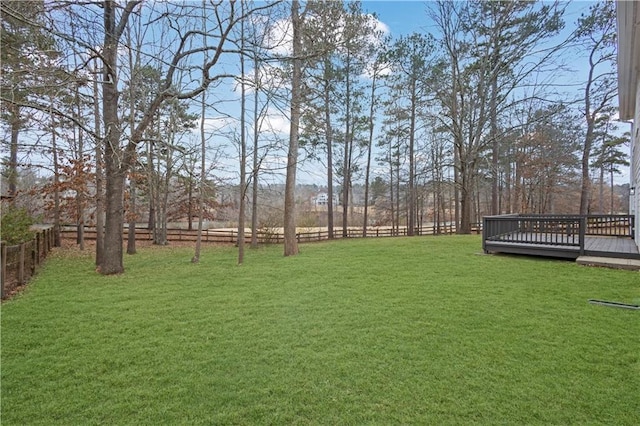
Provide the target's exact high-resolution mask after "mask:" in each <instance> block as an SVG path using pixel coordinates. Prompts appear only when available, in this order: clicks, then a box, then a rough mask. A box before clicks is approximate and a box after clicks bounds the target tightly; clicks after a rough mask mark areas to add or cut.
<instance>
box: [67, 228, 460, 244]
mask: <svg viewBox="0 0 640 426" xmlns="http://www.w3.org/2000/svg"><path fill="white" fill-rule="evenodd" d="M127 232H128V231H127V229H126V228H125V229H124V230H123V237H124V238H125V239H126V238H127ZM453 233H455V226H454V225H451V224H440V226H439V227H436V226H433V225H430V226H425V227H422V228H416V230H415V233H414V234H415V235H437V234H453ZM135 235H136V241H152V240H153V231H152V230H149V229H146V228H136V232H135ZM296 235H297V238H298V242H301V243H307V242H313V241H323V240H328V239H329V231H328V230H327V229H326V228H325V229H322V230H309V231H301V232H298V233H297V234H296ZM333 235H334V238H336V239H338V238H343V234H342V228H335V229H334V234H333ZM406 235H407V228H406V227H400V228H395V229H392V228H390V227H389V228H388V227H371V228H368V229H367V235H366V237H367V238H371V237H374V238H375V237H398V236H406ZM60 236H61V238H62V239H73V240H75V239H76V236H77V228H76V227H75V226H64V227H62V228H61V231H60ZM257 237H258V242H259V243H260V244H279V243H283V242H284V235H283V234H282V231H281V230H280V229H265V228H262V229H259V230H258V232H257ZM346 237H347V238H362V237H363V232H362V228H349V229H348V230H347V235H346ZM84 238H85V240H86V241H95V239H96V229H95V228H94V227H85V229H84ZM197 238H198V231H197V230H186V229H167V241H169V242H195V241H196V240H197ZM237 241H238V231H237V230H234V229H209V230H204V231H203V232H202V242H203V243H221V244H225V243H226V244H235V243H237ZM245 242H246V243H250V242H251V233H250V232H249V231H248V230H247V232H245Z"/></svg>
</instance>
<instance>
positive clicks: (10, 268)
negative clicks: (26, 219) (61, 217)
mask: <svg viewBox="0 0 640 426" xmlns="http://www.w3.org/2000/svg"><path fill="white" fill-rule="evenodd" d="M54 242H55V235H54V231H53V226H51V227H47V228H43V229H40V230H38V231H37V232H36V233H35V235H34V238H33V239H32V240H31V241H27V242H25V243H22V244H18V245H14V246H10V245H7V244H6V243H5V242H4V241H2V242H1V243H0V252H1V255H0V264H1V266H0V298H2V299H4V298H5V297H6V296H8V295H9V294H11V293H12V292H13V291H14V290H15V289H16V288H17V287H19V286H21V285H23V284H26V283H27V282H28V281H29V280H30V279H31V277H32V276H33V275H34V274H35V273H36V271H37V268H38V267H39V266H40V264H41V263H42V262H43V260H44V259H45V258H46V257H47V255H48V254H49V252H50V251H51V248H52V247H53V246H54Z"/></svg>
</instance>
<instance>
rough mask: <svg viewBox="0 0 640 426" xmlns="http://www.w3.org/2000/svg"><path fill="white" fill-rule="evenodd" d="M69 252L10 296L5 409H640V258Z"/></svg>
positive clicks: (414, 414) (345, 251)
mask: <svg viewBox="0 0 640 426" xmlns="http://www.w3.org/2000/svg"><path fill="white" fill-rule="evenodd" d="M301 249H302V252H301V254H300V255H299V256H296V257H289V258H284V257H283V256H282V247H280V246H272V247H265V248H261V249H258V250H250V251H248V252H247V259H246V263H245V265H243V266H240V267H238V266H237V265H236V262H235V258H236V251H235V249H233V248H230V247H229V248H221V247H216V248H208V249H206V250H205V252H204V253H203V256H202V261H201V263H200V264H196V265H193V264H191V263H189V259H190V257H191V255H192V249H189V248H171V247H169V248H167V247H163V248H148V249H142V250H140V252H139V254H137V255H135V256H128V257H126V260H125V266H126V273H125V274H124V275H122V276H116V277H101V276H98V275H97V274H96V273H95V272H94V268H93V261H92V259H91V257H90V256H89V255H87V256H84V257H78V256H68V255H63V254H61V253H59V254H57V255H56V256H54V257H53V258H52V259H51V260H49V261H48V263H47V266H46V268H45V269H44V270H43V271H42V272H41V273H40V274H39V275H38V277H37V279H36V280H35V282H33V283H32V284H30V288H29V289H28V290H27V291H26V292H25V293H24V294H23V295H21V296H19V297H18V298H16V299H15V300H13V301H10V302H7V303H4V304H3V306H2V383H1V386H2V389H1V390H2V424H53V423H58V424H104V423H108V424H283V423H285V424H363V423H367V424H415V423H448V424H452V423H469V422H479V423H528V424H531V423H545V424H548V423H554V424H560V423H562V424H566V423H607V424H637V423H638V420H639V414H638V413H640V398H638V395H640V386H639V385H638V377H639V375H638V374H639V373H640V343H639V339H638V336H639V335H640V316H639V315H638V313H637V312H635V311H627V310H622V309H614V308H606V307H601V306H594V305H590V304H588V303H587V300H588V299H590V298H597V299H606V300H616V301H620V302H628V303H638V301H639V300H640V276H639V275H638V274H637V273H636V272H628V271H614V270H606V269H597V268H586V267H581V266H578V265H576V264H574V263H572V262H563V261H551V260H545V259H537V258H527V257H507V256H484V255H481V254H480V252H481V250H480V239H479V238H478V237H476V236H471V237H469V236H454V237H424V238H394V239H371V240H349V241H336V242H326V243H317V244H308V245H303V246H301Z"/></svg>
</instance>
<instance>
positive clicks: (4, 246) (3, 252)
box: [0, 241, 7, 299]
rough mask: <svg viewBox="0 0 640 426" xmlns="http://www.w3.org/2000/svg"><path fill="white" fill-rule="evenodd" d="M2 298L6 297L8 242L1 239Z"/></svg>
mask: <svg viewBox="0 0 640 426" xmlns="http://www.w3.org/2000/svg"><path fill="white" fill-rule="evenodd" d="M0 257H1V259H0V299H4V281H5V279H6V276H7V244H6V243H5V242H4V241H0Z"/></svg>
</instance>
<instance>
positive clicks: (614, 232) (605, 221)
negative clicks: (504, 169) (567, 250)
mask: <svg viewBox="0 0 640 426" xmlns="http://www.w3.org/2000/svg"><path fill="white" fill-rule="evenodd" d="M634 226H635V223H634V217H633V216H631V215H586V216H582V215H521V214H511V215H500V216H486V217H485V218H484V219H483V229H482V235H483V239H482V240H483V246H484V248H485V250H486V244H487V242H488V241H499V242H504V243H518V244H539V245H549V246H565V247H579V248H580V251H581V252H582V251H584V246H585V245H584V242H585V237H586V236H618V237H630V238H633V236H634Z"/></svg>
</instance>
